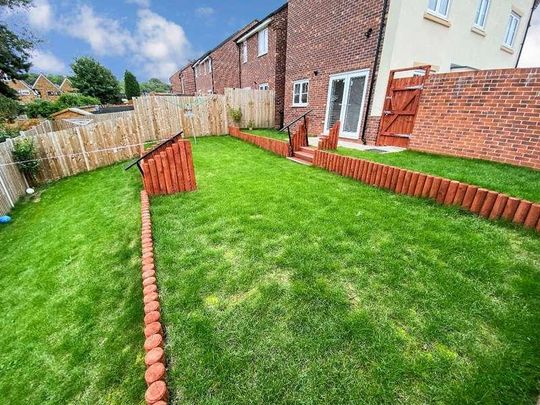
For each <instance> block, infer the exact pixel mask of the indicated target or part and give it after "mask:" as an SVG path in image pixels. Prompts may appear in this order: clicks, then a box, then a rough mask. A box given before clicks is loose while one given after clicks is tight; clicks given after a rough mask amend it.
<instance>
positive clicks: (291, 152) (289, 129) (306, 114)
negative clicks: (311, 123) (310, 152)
mask: <svg viewBox="0 0 540 405" xmlns="http://www.w3.org/2000/svg"><path fill="white" fill-rule="evenodd" d="M311 112H313V110H309V111H308V112H305V113H304V114H302V115H301V116H300V117H298V118H296V119H295V120H294V121H292V122H291V123H290V124H288V125H285V126H284V127H283V128H281V129H280V130H279V131H280V132H283V131H285V130H287V134H288V135H289V149H290V154H291V157H293V156H294V147H293V144H292V137H291V126H293V125H294V124H296V123H297V122H298V121H300V120H301V119H302V118H303V119H304V126H305V127H306V145H308V146H309V139H308V125H307V120H306V117H307V116H308V115H309V114H311Z"/></svg>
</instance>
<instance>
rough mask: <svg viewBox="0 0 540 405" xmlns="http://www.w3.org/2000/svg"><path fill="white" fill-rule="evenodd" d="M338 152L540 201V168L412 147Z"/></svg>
mask: <svg viewBox="0 0 540 405" xmlns="http://www.w3.org/2000/svg"><path fill="white" fill-rule="evenodd" d="M337 153H339V154H342V155H346V156H354V157H358V158H362V159H367V160H372V161H375V162H381V163H386V164H389V165H392V166H397V167H402V168H406V169H411V170H415V171H419V172H422V173H429V174H433V175H437V176H441V177H446V178H449V179H452V180H458V181H462V182H465V183H469V184H474V185H477V186H481V187H485V188H488V189H491V190H494V191H498V192H502V193H506V194H509V195H511V196H512V197H520V198H525V199H527V200H530V201H534V202H540V170H534V169H529V168H526V167H519V166H512V165H507V164H502V163H496V162H489V161H487V160H479V159H466V158H458V157H452V156H443V155H434V154H431V153H423V152H415V151H410V150H406V151H403V152H398V153H384V154H381V153H375V152H365V151H359V150H356V149H351V148H343V147H339V148H338V150H337Z"/></svg>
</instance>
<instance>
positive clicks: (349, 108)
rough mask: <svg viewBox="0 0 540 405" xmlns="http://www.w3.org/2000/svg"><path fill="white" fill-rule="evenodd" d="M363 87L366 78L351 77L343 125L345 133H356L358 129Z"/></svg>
mask: <svg viewBox="0 0 540 405" xmlns="http://www.w3.org/2000/svg"><path fill="white" fill-rule="evenodd" d="M365 85H366V78H365V77H364V76H362V77H353V78H351V80H350V83H349V97H348V100H347V104H346V106H345V119H344V121H345V122H344V123H343V130H344V131H345V132H356V131H357V129H358V123H359V122H360V113H361V108H362V98H363V95H364V87H365Z"/></svg>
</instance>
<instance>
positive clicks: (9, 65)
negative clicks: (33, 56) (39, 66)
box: [0, 0, 34, 99]
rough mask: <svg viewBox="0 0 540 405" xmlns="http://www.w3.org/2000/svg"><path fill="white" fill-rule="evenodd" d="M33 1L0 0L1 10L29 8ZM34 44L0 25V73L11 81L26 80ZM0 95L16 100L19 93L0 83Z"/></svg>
mask: <svg viewBox="0 0 540 405" xmlns="http://www.w3.org/2000/svg"><path fill="white" fill-rule="evenodd" d="M31 3H32V1H31V0H0V10H1V8H5V7H7V8H10V9H13V8H16V7H27V6H29V5H30V4H31ZM33 45H34V43H33V41H32V40H31V39H29V38H23V37H21V36H19V35H17V34H16V33H14V32H13V31H11V30H10V29H9V28H8V27H7V26H6V25H5V24H2V23H0V71H2V72H3V73H5V74H6V75H7V76H8V77H9V78H10V79H18V80H22V79H24V75H25V74H26V73H27V72H28V69H30V66H31V63H30V50H31V49H32V47H33ZM0 94H3V95H4V96H6V97H9V98H13V99H16V98H17V93H16V92H15V91H14V90H13V89H11V88H10V87H9V86H8V85H7V84H5V83H4V82H2V81H0Z"/></svg>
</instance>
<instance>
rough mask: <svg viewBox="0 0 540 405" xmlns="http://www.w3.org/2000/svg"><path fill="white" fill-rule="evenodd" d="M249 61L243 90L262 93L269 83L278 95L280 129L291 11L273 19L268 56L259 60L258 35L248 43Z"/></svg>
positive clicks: (243, 75)
mask: <svg viewBox="0 0 540 405" xmlns="http://www.w3.org/2000/svg"><path fill="white" fill-rule="evenodd" d="M247 44H248V61H247V62H246V63H241V65H240V71H241V74H240V77H241V79H240V80H241V83H240V87H242V88H244V87H251V88H252V89H258V88H259V85H260V84H262V83H268V84H269V86H270V89H271V90H274V91H275V93H276V126H279V125H280V124H281V120H282V118H281V117H282V113H283V105H284V103H283V101H284V100H283V98H284V96H285V94H284V93H285V61H286V54H287V8H285V9H283V10H282V11H280V12H279V13H277V14H276V15H274V16H273V17H272V22H271V23H270V25H269V26H268V53H267V54H266V55H263V56H258V35H257V34H255V35H253V36H251V37H250V38H248V39H247Z"/></svg>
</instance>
